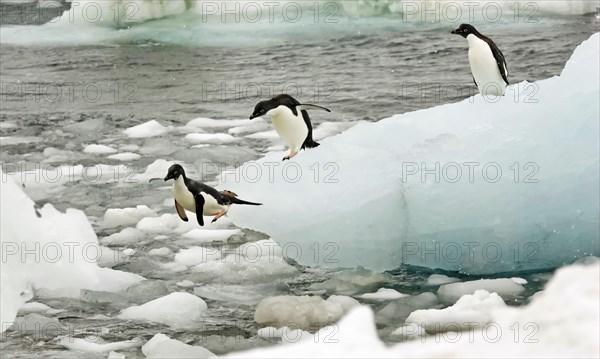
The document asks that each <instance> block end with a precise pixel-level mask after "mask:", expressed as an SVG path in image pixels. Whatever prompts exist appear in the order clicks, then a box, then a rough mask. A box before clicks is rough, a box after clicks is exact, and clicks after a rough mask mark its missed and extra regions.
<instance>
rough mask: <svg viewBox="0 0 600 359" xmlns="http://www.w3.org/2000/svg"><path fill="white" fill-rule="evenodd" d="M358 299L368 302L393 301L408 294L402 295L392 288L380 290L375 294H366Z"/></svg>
mask: <svg viewBox="0 0 600 359" xmlns="http://www.w3.org/2000/svg"><path fill="white" fill-rule="evenodd" d="M358 297H359V298H361V299H366V300H393V299H398V298H402V297H406V294H402V293H400V292H398V291H397V290H394V289H390V288H379V289H378V290H377V292H375V293H365V294H361V295H359V296H358Z"/></svg>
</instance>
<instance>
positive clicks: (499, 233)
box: [220, 34, 600, 274]
mask: <svg viewBox="0 0 600 359" xmlns="http://www.w3.org/2000/svg"><path fill="white" fill-rule="evenodd" d="M599 37H600V35H599V34H594V35H593V36H592V37H591V38H590V39H589V40H587V41H585V42H583V43H582V44H581V45H580V46H579V47H578V48H577V49H576V50H575V52H574V53H573V55H572V57H571V59H570V60H569V61H568V62H567V64H566V66H565V68H564V70H563V71H562V73H561V75H560V76H556V77H553V78H550V79H546V80H542V81H538V82H535V83H526V82H521V83H518V84H514V85H511V86H509V88H508V89H507V95H506V96H504V97H494V98H492V99H485V98H483V97H481V96H480V95H476V96H473V97H471V98H469V99H466V100H464V101H461V102H459V103H453V104H446V105H441V106H437V107H433V108H429V109H425V110H421V111H416V112H410V113H405V114H401V115H396V116H393V117H391V118H388V119H384V120H381V121H379V122H377V123H363V124H358V125H356V126H354V127H352V128H351V129H349V130H347V131H345V132H344V133H342V134H340V135H337V136H333V137H330V138H327V139H325V140H323V141H322V142H321V146H319V147H318V148H314V149H311V150H310V151H302V152H301V153H300V154H299V155H298V156H296V157H295V158H294V159H293V161H292V162H290V163H285V164H281V158H280V154H270V155H267V156H266V157H264V158H262V159H260V160H258V161H256V162H254V163H253V166H255V167H256V166H259V167H260V166H264V168H265V170H264V173H263V176H261V177H260V178H259V179H258V181H252V183H250V182H240V183H235V186H236V192H238V193H252V194H253V196H255V197H256V198H260V200H261V202H263V203H264V206H263V207H262V208H261V210H260V211H256V210H255V209H254V208H245V207H244V206H237V207H232V208H231V210H230V211H229V214H228V215H229V216H230V218H231V219H232V220H233V222H234V223H236V225H239V226H242V227H249V228H253V229H256V230H259V231H262V232H265V233H268V234H269V235H271V236H272V237H273V239H275V240H276V241H277V242H279V243H280V244H281V245H282V246H283V245H285V244H289V243H294V244H297V245H299V246H300V247H301V249H302V253H312V252H311V251H314V248H315V242H316V241H317V244H319V245H321V246H323V247H324V246H325V245H326V244H328V243H320V242H318V240H319V239H323V240H324V239H326V238H331V239H332V240H331V244H330V248H332V249H330V251H329V252H328V253H330V254H331V256H326V255H321V256H318V258H317V259H318V263H317V264H321V265H328V266H335V267H340V266H341V267H356V266H358V265H360V266H363V267H366V268H369V269H374V270H386V269H393V268H396V267H398V265H399V264H401V263H405V264H411V265H419V266H428V267H432V268H442V269H446V270H453V271H460V272H464V273H470V274H478V273H482V274H483V273H498V272H503V271H515V270H529V269H544V268H552V267H555V266H559V265H562V264H564V263H571V262H572V261H573V260H575V259H576V258H578V257H583V256H589V255H600V252H599V248H598V245H597V241H598V237H599V236H600V233H599V231H600V230H599V227H600V226H599V223H600V222H599V218H600V209H599V208H600V204H599V203H598V197H599V196H600V193H599V192H600V189H599V187H598V183H599V182H600V178H599V173H600V170H599V168H598V166H599V156H600V155H599V153H600V151H599V149H598V143H599V142H600V141H599V133H600V130H599V121H598V118H600V109H599V102H598V97H599V92H600V85H599V81H598V78H599V77H600V70H599V68H598V66H597V64H598V62H599V61H600V55H599V42H600V41H599ZM256 135H258V134H253V135H250V136H256ZM267 163H277V164H280V165H279V166H278V167H274V174H275V175H274V176H270V175H267V174H266V173H267V169H268V167H267V166H268V164H267ZM286 166H287V167H286ZM290 166H294V167H295V168H296V170H298V169H299V171H300V175H298V176H296V175H293V174H294V173H295V172H293V173H292V174H290V172H292V171H285V169H286V168H288V167H290ZM316 168H318V169H319V171H318V176H317V180H315V169H316ZM239 170H240V171H243V170H244V166H241V167H240V169H239ZM234 178H235V177H234V176H228V177H223V178H221V181H222V182H223V183H222V184H221V186H220V187H223V188H226V187H229V186H231V185H233V184H232V183H228V181H235V180H234ZM237 178H243V177H242V176H241V175H240V176H238V177H237ZM282 193H285V199H286V200H285V203H284V204H282V202H281V194H282ZM556 193H560V194H561V195H560V196H557V195H556ZM323 198H335V201H323ZM315 203H319V205H318V206H315V205H314V204H315ZM373 208H377V210H373ZM286 219H288V220H286ZM315 239H317V240H315ZM311 248H312V249H311ZM382 248H385V249H386V250H385V251H382V250H381V249H382ZM327 249H328V248H321V250H322V252H323V251H325V250H327ZM426 254H427V255H426ZM300 262H301V263H302V264H309V265H314V264H315V263H314V258H313V256H309V255H305V256H303V257H302V258H301V259H300Z"/></svg>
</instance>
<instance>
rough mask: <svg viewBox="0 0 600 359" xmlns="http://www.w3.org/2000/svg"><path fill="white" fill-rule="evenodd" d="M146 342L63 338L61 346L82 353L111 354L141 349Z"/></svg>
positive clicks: (137, 340)
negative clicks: (112, 352) (118, 351)
mask: <svg viewBox="0 0 600 359" xmlns="http://www.w3.org/2000/svg"><path fill="white" fill-rule="evenodd" d="M143 343H144V341H143V340H142V339H141V338H133V339H130V340H124V341H120V342H108V343H107V342H104V341H103V340H102V339H100V338H95V339H94V338H89V337H88V338H85V339H82V338H73V337H63V338H61V339H60V341H59V344H60V345H62V346H63V347H65V348H68V349H71V350H76V351H81V352H92V353H102V352H111V351H115V350H123V349H130V348H137V347H141V346H142V344H143Z"/></svg>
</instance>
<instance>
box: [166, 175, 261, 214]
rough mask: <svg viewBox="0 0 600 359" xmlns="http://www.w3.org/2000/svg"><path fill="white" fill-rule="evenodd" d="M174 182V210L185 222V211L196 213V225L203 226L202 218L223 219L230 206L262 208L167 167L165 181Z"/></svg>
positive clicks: (259, 204)
mask: <svg viewBox="0 0 600 359" xmlns="http://www.w3.org/2000/svg"><path fill="white" fill-rule="evenodd" d="M170 179H173V180H175V183H174V184H173V197H175V209H176V210H177V214H179V218H181V219H182V220H183V221H185V222H187V221H188V218H187V215H186V214H185V210H186V209H187V210H188V211H190V212H193V213H196V220H197V221H198V224H199V225H201V226H204V219H203V218H202V216H203V215H204V216H215V217H214V218H213V220H212V222H215V221H216V220H217V219H219V218H221V217H223V216H224V215H225V214H226V213H227V211H228V210H229V206H231V205H232V204H246V205H251V206H262V203H254V202H248V201H243V200H241V199H239V198H237V195H236V194H235V193H233V192H231V191H221V192H219V191H218V190H216V189H215V188H213V187H211V186H208V185H206V184H204V183H201V182H198V181H194V180H193V179H191V178H187V177H186V175H185V171H184V170H183V167H181V166H180V165H177V164H175V165H172V166H171V167H169V171H168V173H167V176H166V177H165V181H168V180H170Z"/></svg>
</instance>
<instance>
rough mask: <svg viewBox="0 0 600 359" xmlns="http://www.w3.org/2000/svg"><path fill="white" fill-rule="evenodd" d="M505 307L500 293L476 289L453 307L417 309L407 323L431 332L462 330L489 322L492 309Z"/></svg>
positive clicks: (461, 298)
mask: <svg viewBox="0 0 600 359" xmlns="http://www.w3.org/2000/svg"><path fill="white" fill-rule="evenodd" d="M504 307H506V304H504V301H503V300H502V298H500V296H499V295H498V294H496V293H489V292H487V291H485V290H476V291H475V293H473V294H466V295H463V296H462V297H460V299H459V300H458V301H457V302H456V303H455V304H454V305H452V306H451V307H448V308H444V309H421V310H416V311H414V312H412V313H411V314H410V315H409V316H408V318H406V323H414V324H417V325H419V326H421V327H423V328H425V330H427V332H429V333H436V332H442V331H461V330H466V329H469V328H473V327H475V326H484V325H486V324H488V323H489V322H490V321H491V320H492V315H491V311H492V310H494V309H497V308H504Z"/></svg>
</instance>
